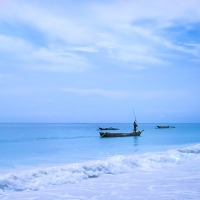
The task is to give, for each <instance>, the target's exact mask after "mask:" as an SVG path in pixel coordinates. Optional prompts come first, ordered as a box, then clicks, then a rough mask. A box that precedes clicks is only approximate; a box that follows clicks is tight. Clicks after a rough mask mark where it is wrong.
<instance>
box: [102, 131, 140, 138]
mask: <svg viewBox="0 0 200 200" xmlns="http://www.w3.org/2000/svg"><path fill="white" fill-rule="evenodd" d="M142 132H143V130H142V131H137V132H131V133H111V132H99V134H100V136H101V137H129V136H140V135H141V133H142Z"/></svg>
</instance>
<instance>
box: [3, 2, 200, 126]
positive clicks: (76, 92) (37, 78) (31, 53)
mask: <svg viewBox="0 0 200 200" xmlns="http://www.w3.org/2000/svg"><path fill="white" fill-rule="evenodd" d="M199 8H200V1H199V0H162V1H160V0H151V1H149V0H140V1H138V0H42V1H41V0H0V123H96V122H100V123H102V122H110V123H113V122H122V123H126V122H127V123H129V122H132V121H133V120H134V113H135V115H136V118H137V121H138V122H139V123H154V122H159V123H161V122H165V123H187V122H189V123H193V122H200V78H199V77H200V11H199Z"/></svg>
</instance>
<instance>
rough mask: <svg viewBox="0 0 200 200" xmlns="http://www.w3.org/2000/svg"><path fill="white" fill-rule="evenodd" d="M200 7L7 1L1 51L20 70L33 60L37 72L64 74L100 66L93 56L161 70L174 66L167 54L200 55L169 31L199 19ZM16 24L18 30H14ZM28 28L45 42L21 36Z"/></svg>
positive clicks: (195, 4) (184, 3)
mask: <svg viewBox="0 0 200 200" xmlns="http://www.w3.org/2000/svg"><path fill="white" fill-rule="evenodd" d="M58 2H59V3H58ZM199 4H200V3H199V1H197V0H191V1H189V2H188V1H186V0H182V1H181V0H176V1H172V0H169V1H167V0H164V1H162V2H159V1H156V0H152V1H151V2H149V1H147V0H142V1H140V2H137V1H130V0H128V1H118V0H116V1H108V2H105V1H86V3H84V4H81V3H79V4H78V5H77V4H75V3H74V2H73V1H67V2H64V1H56V2H54V1H53V2H52V4H48V2H47V1H42V2H41V1H19V0H18V1H8V3H4V5H3V6H2V7H1V8H0V11H1V12H0V13H1V14H0V20H1V21H2V22H3V23H4V24H8V26H7V27H6V28H7V29H8V30H7V32H9V34H8V35H6V34H4V35H3V34H2V35H1V37H0V41H1V42H2V43H1V44H2V46H1V47H0V49H1V50H2V51H3V52H4V54H6V52H7V54H8V55H7V56H6V57H5V59H6V58H7V57H9V56H10V54H11V53H12V57H11V59H13V60H17V61H18V63H20V62H22V64H21V66H25V65H27V62H28V60H29V61H31V62H29V66H33V65H34V68H35V69H43V70H51V71H60V72H63V71H73V70H75V71H77V70H80V71H82V70H87V69H89V68H90V67H95V65H94V64H93V65H91V62H90V58H91V57H90V56H91V53H93V54H94V53H95V56H99V57H100V58H103V59H104V60H105V61H107V60H114V61H116V62H118V61H119V62H124V63H132V64H134V65H137V66H141V68H143V69H146V68H148V67H149V66H152V65H159V66H162V65H166V64H169V63H170V60H166V59H165V58H164V57H163V56H162V52H163V53H165V54H169V55H173V52H172V51H175V52H178V53H180V54H188V55H191V56H194V57H197V56H199V55H198V51H197V47H195V46H188V45H183V43H180V38H175V36H173V35H172V34H171V32H170V30H168V28H170V27H173V26H176V24H177V23H180V22H182V21H185V24H187V23H189V22H190V23H191V22H196V21H198V20H200V14H199V10H198V7H200V5H199ZM177 5H179V6H177ZM8 10H9V12H8ZM155 10H156V12H155ZM72 11H73V12H72ZM78 11H79V12H78ZM169 13H170V14H169ZM14 24H17V26H19V27H17V29H16V30H15V31H13V30H12V29H13V28H16V26H14ZM28 27H30V29H31V30H34V32H35V33H37V34H36V35H39V36H41V35H42V37H43V39H44V40H43V42H41V43H40V42H39V41H40V39H38V41H37V42H36V41H35V40H36V39H35V40H33V38H32V36H31V34H27V35H25V36H26V37H24V34H26V33H23V34H20V31H22V32H23V31H24V32H26V31H25V29H26V28H28ZM9 28H10V29H9ZM169 35H170V37H169ZM83 53H84V55H83ZM23 54H26V58H24V56H23ZM27 54H28V55H27ZM195 59H196V58H193V60H195ZM191 60H192V59H191ZM5 62H6V60H5ZM30 63H32V64H30ZM30 68H31V67H30Z"/></svg>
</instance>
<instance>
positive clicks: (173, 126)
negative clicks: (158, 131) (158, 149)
mask: <svg viewBox="0 0 200 200" xmlns="http://www.w3.org/2000/svg"><path fill="white" fill-rule="evenodd" d="M156 127H157V128H175V127H174V126H156Z"/></svg>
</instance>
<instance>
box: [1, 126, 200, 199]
mask: <svg viewBox="0 0 200 200" xmlns="http://www.w3.org/2000/svg"><path fill="white" fill-rule="evenodd" d="M156 125H171V126H175V128H169V129H157V128H156ZM110 126H112V127H117V128H119V129H120V131H121V132H130V131H131V130H132V124H130V123H127V124H125V123H123V124H119V123H118V124H114V123H112V124H100V123H96V124H95V123H93V124H75V123H74V124H0V152H1V159H0V199H2V200H11V199H16V200H19V199H30V198H33V199H38V200H39V199H43V200H46V199H48V200H54V199H63V200H64V199H78V200H79V199H99V200H102V199H111V200H112V199H113V200H114V199H132V195H135V193H137V192H138V190H142V193H140V194H138V196H137V197H136V196H135V198H134V199H148V200H149V199H161V200H165V199H176V200H177V199H178V200H182V199H199V198H200V191H199V184H200V124H198V123H196V124H156V123H155V124H153V123H151V124H142V123H141V124H139V129H140V130H142V129H144V132H142V135H141V136H140V137H124V138H100V136H99V130H98V127H110ZM172 172H173V175H172ZM91 178H95V179H91ZM163 181H164V182H166V185H167V187H163ZM122 183H123V187H121V184H122ZM180 183H184V184H180ZM133 185H134V188H133ZM191 186H192V189H191ZM99 187H101V190H98V189H97V188H99ZM110 187H111V188H112V192H111V190H110V189H109V188H110ZM158 187H159V188H158ZM77 188H78V189H77ZM189 188H190V189H189ZM175 189H176V190H175ZM61 194H63V196H61ZM124 194H126V196H123V195H124ZM122 196H123V198H122Z"/></svg>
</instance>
